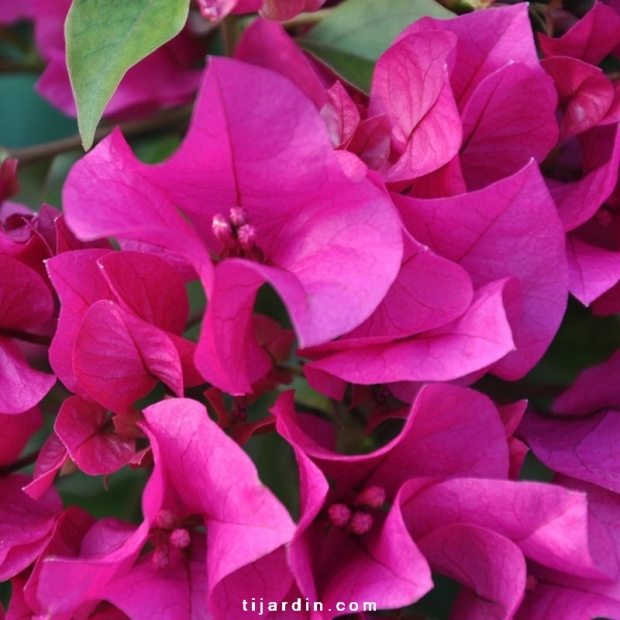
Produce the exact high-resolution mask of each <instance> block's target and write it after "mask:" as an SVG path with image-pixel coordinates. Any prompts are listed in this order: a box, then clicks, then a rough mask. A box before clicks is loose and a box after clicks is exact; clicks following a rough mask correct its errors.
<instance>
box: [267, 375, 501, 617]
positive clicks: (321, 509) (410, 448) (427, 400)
mask: <svg viewBox="0 0 620 620" xmlns="http://www.w3.org/2000/svg"><path fill="white" fill-rule="evenodd" d="M273 412H274V414H276V416H277V428H278V431H279V432H280V433H281V434H282V435H283V436H284V437H285V438H286V439H287V440H288V441H289V442H290V443H291V444H292V445H293V447H294V449H295V453H296V456H297V460H298V464H299V469H300V480H301V508H302V511H301V518H300V523H299V526H298V530H297V533H296V535H295V538H294V539H293V542H292V543H291V549H290V555H291V567H292V570H293V572H294V573H295V577H296V580H297V584H298V586H299V588H300V590H301V592H302V594H303V595H304V596H306V597H308V598H309V599H311V600H320V601H323V602H324V603H325V608H326V609H328V608H329V607H330V605H331V606H332V610H331V611H332V613H325V612H324V613H325V615H324V616H322V617H325V618H331V617H333V615H334V613H333V612H334V608H333V603H334V602H336V601H338V600H351V601H357V600H360V601H361V600H373V601H376V602H377V607H379V608H393V607H398V606H402V605H406V604H409V603H411V602H413V601H414V600H416V599H417V598H419V597H420V596H421V595H422V594H423V593H424V592H425V591H426V590H427V589H428V588H429V587H430V582H429V573H428V568H427V566H426V562H425V561H424V558H423V557H422V556H421V555H420V554H419V551H418V549H417V548H416V545H415V544H413V542H412V540H411V539H410V538H409V536H408V534H407V532H406V530H404V529H403V520H402V516H401V514H400V508H399V505H398V503H397V502H395V498H396V496H397V492H398V490H399V488H400V487H401V485H402V484H403V483H404V482H406V481H407V480H408V479H410V478H415V477H417V476H425V475H437V476H440V477H443V476H445V477H451V476H459V475H462V474H465V473H467V472H468V473H469V474H472V475H479V476H490V477H497V478H502V477H503V476H505V475H506V473H507V471H508V451H507V446H506V440H505V435H504V429H503V427H502V425H501V423H500V422H499V418H498V416H497V410H496V409H495V407H494V406H493V405H492V403H491V401H490V400H489V399H487V398H486V397H485V396H482V395H481V394H478V393H476V392H474V391H472V390H467V389H464V388H458V387H454V386H450V385H432V386H427V387H425V388H423V389H422V390H421V391H420V392H419V395H418V398H417V399H416V401H415V402H414V404H413V406H412V408H411V411H410V414H409V417H408V419H407V421H406V423H405V427H404V429H403V431H402V432H401V433H400V435H399V436H398V437H397V438H396V439H394V440H393V441H392V442H390V443H389V444H388V445H387V446H385V447H383V448H380V449H379V450H377V451H375V452H372V453H370V454H365V455H360V456H345V455H342V454H337V453H336V452H335V450H334V447H335V435H334V433H333V428H332V427H330V426H329V425H328V424H327V423H326V422H325V421H324V420H320V419H317V418H316V417H314V416H308V415H303V414H297V413H296V412H295V409H294V403H293V394H292V392H287V393H285V394H283V395H282V396H281V397H280V398H279V400H278V402H277V403H276V405H275V407H274V409H273ZM330 431H331V433H330ZM326 478H329V480H330V482H331V485H328V484H327V480H326ZM385 502H389V503H392V502H394V504H393V506H392V508H391V509H390V510H389V511H384V510H380V507H381V506H382V505H383V504H384V503H385ZM317 617H319V616H318V615H317Z"/></svg>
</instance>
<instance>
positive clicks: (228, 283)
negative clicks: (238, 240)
mask: <svg viewBox="0 0 620 620" xmlns="http://www.w3.org/2000/svg"><path fill="white" fill-rule="evenodd" d="M263 282H264V280H263V279H262V278H261V277H260V275H259V274H257V273H255V272H254V271H253V270H251V269H248V268H247V267H246V266H245V264H244V263H243V262H241V261H238V260H234V259H233V260H227V261H224V262H222V263H220V264H219V265H217V267H216V269H215V280H214V285H213V289H212V291H211V296H210V298H209V305H208V307H207V312H206V314H205V318H204V322H203V327H202V332H201V335H200V341H199V343H198V347H197V349H196V358H195V359H196V368H197V369H198V370H199V372H200V373H201V374H202V376H203V377H204V378H205V379H206V381H208V382H209V383H212V384H213V385H216V386H217V387H218V388H220V389H221V390H224V391H226V392H229V393H231V394H235V395H240V394H247V393H249V392H251V391H252V387H251V384H252V383H254V382H256V381H258V380H259V379H261V378H262V377H264V376H265V374H267V372H268V371H269V368H270V367H271V360H270V359H269V357H268V356H267V354H266V353H265V351H263V350H262V349H261V348H260V347H259V346H258V342H257V340H256V336H255V335H254V332H253V329H252V325H251V317H252V308H253V307H254V300H255V298H256V293H257V291H258V289H259V288H260V286H261V285H262V284H263Z"/></svg>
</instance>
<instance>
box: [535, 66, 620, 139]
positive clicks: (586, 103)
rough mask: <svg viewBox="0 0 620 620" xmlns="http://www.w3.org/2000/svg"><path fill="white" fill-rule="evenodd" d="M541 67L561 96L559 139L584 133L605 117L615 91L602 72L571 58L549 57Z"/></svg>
mask: <svg viewBox="0 0 620 620" xmlns="http://www.w3.org/2000/svg"><path fill="white" fill-rule="evenodd" d="M542 66H543V67H544V69H545V71H546V72H547V73H548V74H549V75H550V76H551V77H552V78H553V80H554V82H555V86H556V88H557V90H558V94H559V96H560V108H561V109H562V111H563V114H562V120H561V123H560V139H562V140H565V139H566V138H570V137H571V136H574V135H577V134H578V133H582V132H584V131H587V130H588V129H590V128H591V127H594V126H595V125H598V124H599V122H600V121H602V120H603V118H605V115H606V114H607V112H608V110H609V108H610V106H611V104H612V102H613V99H614V88H613V86H612V83H611V82H610V80H609V78H608V77H607V76H606V75H605V74H604V73H603V72H602V71H601V69H599V68H598V67H593V66H592V65H588V64H586V63H584V62H581V61H579V60H576V59H574V58H548V59H546V60H543V62H542Z"/></svg>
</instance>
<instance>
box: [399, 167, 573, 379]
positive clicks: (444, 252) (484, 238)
mask: <svg viewBox="0 0 620 620" xmlns="http://www.w3.org/2000/svg"><path fill="white" fill-rule="evenodd" d="M395 202H396V204H397V206H398V207H399V209H400V212H401V215H402V217H403V220H404V223H405V226H406V227H407V229H408V230H409V231H410V232H411V234H413V235H414V237H415V238H416V239H418V240H419V241H421V242H422V243H426V244H427V245H429V246H430V247H431V248H432V249H433V250H434V251H435V252H437V253H438V254H440V255H441V256H445V257H446V258H449V259H450V260H453V261H455V262H458V263H459V264H460V265H461V266H463V267H465V269H467V271H468V272H469V274H470V275H471V278H472V281H473V283H474V286H479V285H481V284H483V283H487V282H489V281H490V280H493V279H499V278H503V277H507V276H509V275H510V276H515V277H516V278H518V279H519V282H520V285H521V290H522V293H523V313H522V315H521V319H520V321H518V323H517V324H516V329H515V330H514V338H515V344H516V347H517V350H516V351H515V352H514V353H511V354H510V355H508V356H507V357H506V359H504V360H502V361H501V362H500V363H499V364H497V365H496V366H495V367H494V369H493V371H494V372H495V373H497V374H498V375H499V376H501V377H503V378H506V379H517V378H519V377H521V376H523V375H524V374H525V373H526V372H527V371H528V370H530V369H531V368H532V366H533V365H534V364H535V363H536V362H537V361H538V360H539V359H540V357H541V356H542V354H543V353H544V352H545V350H546V349H547V347H548V346H549V343H550V342H551V339H552V338H553V336H554V335H555V332H556V331H557V328H558V327H559V324H560V321H561V320H562V317H563V315H564V308H565V306H566V298H567V273H566V259H565V253H564V233H563V231H562V227H561V224H560V221H559V219H558V216H557V212H556V209H555V205H554V203H553V200H552V199H551V197H550V196H549V193H548V191H547V190H546V187H545V185H544V183H543V181H542V177H541V176H540V173H539V171H538V168H537V166H536V165H535V163H534V162H532V163H530V164H529V165H528V166H526V167H525V168H523V169H522V170H521V171H519V172H518V173H517V174H515V175H514V176H512V177H509V178H507V179H503V180H501V181H498V182H497V183H494V184H493V185H490V186H488V187H486V188H485V189H482V190H479V191H477V192H470V193H467V194H463V195H461V196H454V197H452V198H438V199H434V200H422V199H416V198H408V197H404V196H401V197H395Z"/></svg>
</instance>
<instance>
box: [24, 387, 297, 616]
mask: <svg viewBox="0 0 620 620" xmlns="http://www.w3.org/2000/svg"><path fill="white" fill-rule="evenodd" d="M144 416H145V418H146V421H147V422H146V424H145V425H144V430H145V432H146V433H147V435H148V437H149V438H150V440H151V447H152V450H153V459H154V462H155V468H154V470H153V473H152V474H151V477H150V479H149V481H148V483H147V486H146V489H145V492H144V494H143V498H142V510H143V515H144V521H143V522H142V524H141V525H140V526H139V527H137V528H136V526H133V525H130V524H124V523H123V522H120V521H118V520H116V519H104V520H102V521H99V522H97V523H96V524H94V525H92V527H89V528H88V529H87V531H86V532H83V533H82V534H81V535H80V538H82V540H81V542H80V540H78V541H77V544H75V543H74V545H73V550H72V551H67V552H66V553H65V554H56V553H54V554H52V555H51V556H50V557H46V558H45V559H44V561H42V562H41V564H40V568H39V569H37V577H36V586H33V589H34V590H35V592H36V599H37V601H38V604H39V605H40V607H41V609H42V610H43V612H46V613H51V614H54V613H57V614H62V613H66V614H70V613H71V612H72V610H75V609H77V608H79V606H80V605H82V604H84V602H86V601H99V600H102V599H105V598H106V596H107V594H106V593H107V592H109V595H110V598H111V599H112V601H113V602H114V603H115V605H116V606H117V607H119V608H120V609H121V610H125V611H127V613H131V610H132V609H134V607H133V606H134V605H135V601H134V602H132V600H131V598H130V597H129V598H128V597H126V596H124V595H123V594H121V593H119V591H118V588H117V586H116V585H115V583H116V582H115V579H117V578H118V579H120V580H122V578H123V575H128V581H129V582H130V583H135V584H136V588H137V589H140V588H141V587H148V583H146V584H145V580H146V581H147V582H148V581H149V580H150V581H151V583H152V584H153V587H154V586H155V585H157V584H161V581H162V579H163V578H165V576H166V575H167V574H168V586H167V587H168V588H170V592H171V593H172V594H173V595H172V600H173V601H174V602H175V605H181V607H180V608H179V609H181V608H182V606H183V605H185V606H190V607H191V606H192V605H193V604H194V603H196V601H198V600H200V601H201V606H202V607H201V608H207V609H208V612H209V617H210V618H216V619H218V620H219V619H220V618H221V619H224V618H236V617H239V618H241V617H243V613H244V612H243V609H242V606H241V600H242V599H243V598H247V597H248V596H250V597H251V596H258V597H260V596H265V597H273V598H275V600H279V599H280V598H281V597H282V596H283V595H284V594H285V593H286V592H287V591H288V589H289V586H290V582H291V576H290V572H289V571H288V568H287V567H286V558H285V553H284V545H285V544H286V543H288V542H289V541H290V540H291V538H292V536H293V532H294V524H293V522H292V521H291V519H290V517H289V515H288V513H287V512H286V510H285V509H284V507H283V506H282V505H281V504H280V503H279V502H278V501H277V500H276V499H275V497H274V496H273V495H272V494H271V492H270V491H269V490H268V489H267V488H266V487H264V486H263V485H262V483H261V482H260V481H259V479H258V475H257V473H256V469H255V467H254V465H253V463H252V462H251V460H250V458H249V457H248V456H247V454H245V453H244V452H243V450H241V448H239V446H238V445H237V444H236V443H235V442H234V441H233V440H232V439H230V438H229V437H227V436H226V435H225V434H224V433H223V431H221V429H219V428H218V427H217V425H216V424H215V423H214V422H213V421H212V420H211V419H210V418H209V416H208V414H207V412H206V409H205V407H204V406H202V405H200V404H199V403H197V402H195V401H190V400H187V399H179V400H166V401H163V402H161V403H158V404H155V405H152V406H151V407H148V408H147V409H145V410H144ZM196 527H205V528H206V531H207V535H206V552H205V549H204V535H203V534H201V533H200V532H199V531H195V528H196ZM147 540H150V541H151V543H152V546H153V549H152V551H151V552H149V553H148V554H147V555H146V556H145V557H148V558H149V559H148V561H149V562H151V564H152V566H153V567H155V568H156V569H157V570H155V571H151V570H150V569H148V568H147V567H146V566H145V565H144V562H146V560H144V561H138V563H137V564H135V562H136V559H137V557H138V554H139V552H140V550H141V549H142V548H143V546H144V544H145V543H146V542H147ZM63 556H64V557H63ZM207 566H208V568H209V570H208V571H206V567H207ZM168 570H169V571H170V572H169V573H166V571H168ZM205 572H207V575H206V584H205V579H204V575H205ZM270 574H272V575H273V579H269V580H268V581H266V580H265V577H266V576H267V575H270ZM192 600H193V601H194V603H192ZM235 610H238V615H232V614H234V611H235ZM132 617H133V614H132ZM140 617H147V616H140ZM166 617H169V616H166ZM182 617H184V616H182ZM188 617H189V616H188Z"/></svg>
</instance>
